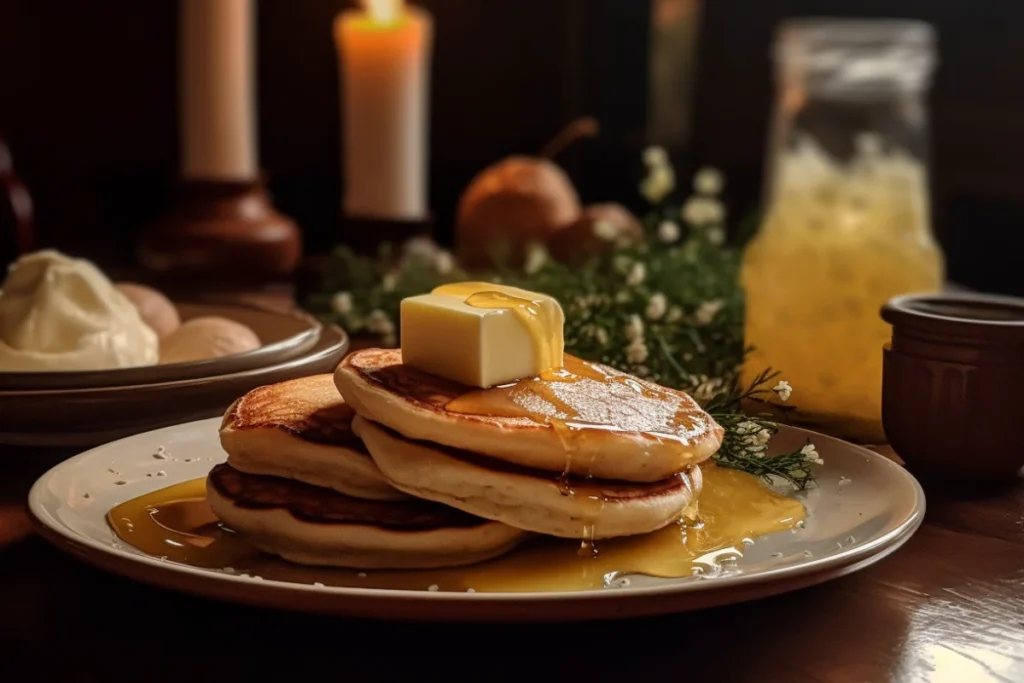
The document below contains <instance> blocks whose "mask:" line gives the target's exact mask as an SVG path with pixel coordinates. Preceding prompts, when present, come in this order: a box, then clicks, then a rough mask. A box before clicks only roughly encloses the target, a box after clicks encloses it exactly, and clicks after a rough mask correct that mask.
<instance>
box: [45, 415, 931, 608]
mask: <svg viewBox="0 0 1024 683" xmlns="http://www.w3.org/2000/svg"><path fill="white" fill-rule="evenodd" d="M219 422H220V420H219V418H214V419H209V420H201V421H198V422H190V423H187V424H182V425H178V426H174V427H167V428H164V429H158V430H156V431H152V432H147V433H145V434H139V435H136V436H132V437H128V438H126V439H122V440H120V441H115V442H113V443H110V444H107V445H105V446H100V447H99V448H94V449H92V450H89V451H86V452H84V453H82V454H80V455H78V456H75V457H74V458H71V459H70V460H67V461H65V462H63V463H61V464H60V465H57V466H56V467H54V468H53V469H52V470H50V471H49V472H47V473H46V474H45V475H43V476H42V477H41V478H40V479H39V481H37V482H36V484H35V485H34V486H33V487H32V490H31V492H30V494H29V507H30V509H31V511H32V514H33V515H34V516H35V518H36V521H37V523H38V527H39V530H40V532H41V533H42V534H43V536H44V537H46V538H47V539H48V540H50V541H51V542H53V543H54V544H56V545H57V546H58V547H60V548H62V549H64V550H67V551H69V552H71V553H73V554H75V555H77V556H78V557H80V558H81V559H83V560H85V561H87V562H89V563H91V564H94V565H96V566H99V567H101V568H104V569H107V570H109V571H112V572H116V573H118V574H123V575H125V576H129V577H132V578H135V579H138V580H140V581H144V582H147V583H152V584H155V585H158V586H162V587H167V588H172V589H176V590H181V591H185V592H188V593H193V594H197V595H203V596H207V597H211V598H216V599H222V600H230V601H237V602H244V603H249V604H256V605H263V606H269V607H276V608H282V609H291V610H301V611H309V612H326V613H333V614H345V615H351V616H363V617H375V618H402V619H424V620H454V619H458V620H479V621H522V620H569V619H593V618H616V617H631V616H641V615H651V614H661V613H669V612H680V611H685V610H691V609H698V608H703V607H708V606H712V605H722V604H728V603H733V602H740V601H743V600H751V599H755V598H760V597H764V596H767V595H773V594H777V593H782V592H785V591H790V590H794V589H797V588H801V587H804V586H809V585H813V584H817V583H821V582H823V581H827V580H829V579H833V578H836V577H839V576H842V575H844V574H848V573H850V572H853V571H857V570H859V569H862V568H864V567H866V566H868V565H870V564H873V563H874V562H877V561H878V560H880V559H881V558H883V557H885V556H886V555H888V554H889V553H891V552H893V551H894V550H896V549H897V548H898V547H899V546H901V545H902V544H903V543H904V542H906V540H907V539H908V538H910V536H911V535H912V534H913V533H914V531H915V530H916V529H917V527H918V526H919V525H920V523H921V521H922V519H923V517H924V506H925V501H924V493H923V491H922V490H921V487H920V485H918V483H917V481H916V480H915V479H914V478H913V477H912V476H911V475H910V474H909V473H907V472H906V471H905V470H904V469H903V468H901V467H900V466H899V465H896V464H895V463H893V462H891V461H889V460H887V459H885V458H884V457H882V456H880V455H877V454H875V453H872V452H871V451H868V450H866V449H863V448H860V447H857V446H853V445H851V444H848V443H846V442H843V441H839V440H837V439H832V438H830V437H826V436H822V435H818V434H812V433H810V432H806V431H804V430H800V429H796V428H791V427H783V428H782V430H781V431H780V432H779V434H778V435H777V436H776V438H775V439H774V440H773V448H774V449H778V450H782V449H791V448H794V447H799V446H800V445H802V444H803V443H804V442H805V440H806V439H807V438H808V437H811V439H812V440H813V442H814V444H815V445H816V446H817V448H818V451H819V453H820V454H821V456H822V457H823V458H824V460H825V463H826V464H825V465H823V466H821V467H819V468H818V471H817V472H815V474H816V476H817V480H818V486H817V487H815V488H814V489H813V490H811V491H809V492H808V493H806V494H802V498H801V500H802V502H803V503H804V505H805V506H806V508H807V511H808V518H807V522H806V526H805V527H804V528H803V529H797V530H793V531H785V532H781V533H777V534H772V535H769V536H765V537H762V538H760V539H758V540H757V542H755V543H754V545H753V546H750V547H748V548H746V549H745V550H744V553H743V557H742V559H741V560H740V561H739V562H738V563H736V565H735V568H734V569H731V570H730V571H729V572H725V573H722V574H720V575H719V576H716V577H707V576H703V577H687V578H684V579H657V578H651V577H645V576H633V577H631V580H630V582H629V585H628V586H621V585H620V586H618V587H608V588H604V589H597V590H586V591H572V592H568V591H567V592H546V593H463V592H446V591H435V592H430V591H428V590H426V587H425V589H424V590H422V591H410V590H381V589H367V588H335V587H330V586H327V587H324V586H316V585H309V584H300V583H291V582H285V581H272V580H254V579H253V578H250V577H243V576H237V575H232V574H228V573H224V572H221V571H217V570H208V569H198V568H194V567H190V566H186V565H181V564H177V563H173V562H168V561H165V560H160V559H158V558H155V557H151V556H148V555H145V554H143V553H142V552H141V551H138V550H136V549H135V548H133V547H131V546H129V545H127V544H124V543H122V542H121V541H120V540H119V539H117V538H116V537H115V536H114V535H113V533H112V532H111V530H110V528H109V527H108V526H107V523H106V520H105V515H106V513H107V511H108V510H110V508H112V507H113V506H115V505H117V504H119V503H122V502H124V501H126V500H129V499H132V498H135V497H137V496H140V495H143V494H146V493H149V492H152V491H154V490H157V489H160V488H163V487H165V486H169V485H171V484H175V483H178V482H182V481H187V480H190V479H195V478H198V477H202V476H205V474H206V473H207V472H208V471H209V469H210V468H211V467H212V466H213V465H214V464H216V463H218V462H222V461H223V460H224V458H225V454H224V452H223V451H222V450H221V448H220V444H219V441H218V437H217V428H218V425H219ZM161 447H162V448H163V450H164V452H166V453H167V454H168V456H169V457H168V459H156V458H154V457H153V454H154V453H155V452H157V451H158V450H160V449H161ZM157 471H163V472H164V473H165V474H164V475H161V476H153V475H154V474H155V473H156V472H157ZM147 475H150V476H147ZM86 494H88V496H86Z"/></svg>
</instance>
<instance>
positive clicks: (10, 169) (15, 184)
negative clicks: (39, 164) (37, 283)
mask: <svg viewBox="0 0 1024 683" xmlns="http://www.w3.org/2000/svg"><path fill="white" fill-rule="evenodd" d="M0 191H2V192H3V195H2V199H3V200H4V201H6V202H7V204H8V206H9V207H10V209H11V215H12V216H13V217H14V241H15V244H16V245H17V249H18V256H22V255H24V254H27V253H28V252H30V251H32V249H33V248H34V245H35V210H34V207H33V204H32V195H30V194H29V192H28V188H27V187H25V184H24V183H23V182H21V179H20V178H18V174H17V173H15V172H14V158H13V157H12V155H11V149H10V147H8V146H7V143H6V141H4V139H3V137H0Z"/></svg>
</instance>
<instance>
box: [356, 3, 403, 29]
mask: <svg viewBox="0 0 1024 683" xmlns="http://www.w3.org/2000/svg"><path fill="white" fill-rule="evenodd" d="M403 4H404V3H403V1H402V0H363V6H364V7H365V8H366V11H367V13H368V14H369V15H370V18H371V19H372V20H373V21H374V23H377V24H392V23H394V22H395V21H397V20H398V15H400V14H401V13H402V5H403Z"/></svg>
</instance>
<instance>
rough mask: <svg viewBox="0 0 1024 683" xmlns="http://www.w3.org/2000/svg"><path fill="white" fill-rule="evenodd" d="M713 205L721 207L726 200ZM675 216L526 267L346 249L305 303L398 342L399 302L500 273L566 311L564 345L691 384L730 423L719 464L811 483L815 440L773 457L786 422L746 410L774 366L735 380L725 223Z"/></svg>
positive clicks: (428, 247) (734, 306) (736, 291)
mask: <svg viewBox="0 0 1024 683" xmlns="http://www.w3.org/2000/svg"><path fill="white" fill-rule="evenodd" d="M701 201H708V202H717V200H716V199H714V198H713V197H703V198H701ZM712 208H714V209H716V210H719V211H722V212H723V213H724V209H723V208H722V207H720V205H718V206H717V207H714V206H713V207H712ZM679 216H680V210H679V208H678V207H672V206H660V207H655V208H653V209H652V211H651V213H650V214H649V215H648V216H647V217H646V218H645V220H644V226H645V232H646V240H645V241H644V242H643V243H642V244H640V245H639V246H637V245H633V246H623V245H616V244H614V240H615V237H614V235H612V234H609V235H608V239H609V243H608V244H607V247H608V248H607V249H606V250H605V251H603V252H602V253H600V254H597V255H595V256H593V257H592V258H590V259H589V260H586V262H585V263H583V264H576V265H571V266H570V265H566V264H562V263H558V262H556V261H554V260H552V259H550V258H549V257H548V256H547V252H546V251H545V250H544V248H543V247H541V246H539V245H534V246H532V248H531V249H529V250H528V254H527V258H526V265H525V267H523V268H510V267H498V268H496V269H495V270H493V271H490V272H468V271H466V270H463V269H462V268H461V267H459V266H458V264H457V263H456V262H455V259H454V258H453V257H452V256H451V254H449V253H448V252H446V251H443V250H440V249H439V248H437V247H436V246H435V245H432V244H431V243H427V242H420V243H413V244H408V245H405V248H404V249H403V250H402V252H401V253H398V252H396V251H394V248H393V247H388V248H385V249H384V250H383V251H382V252H381V253H380V254H379V255H378V257H377V258H369V257H365V256H359V255H356V254H354V253H352V252H351V251H350V250H348V249H346V248H339V249H338V250H337V251H336V252H335V253H334V255H333V257H332V261H331V263H330V264H329V265H328V267H327V268H326V269H325V271H324V275H323V282H322V283H321V284H322V286H321V288H320V290H319V291H318V292H317V293H315V294H313V295H311V296H310V298H309V299H308V300H307V301H306V302H304V303H305V305H306V306H307V308H309V309H310V310H312V311H313V312H315V313H316V314H317V315H319V316H320V317H321V318H323V319H324V320H325V321H328V322H333V323H336V324H338V325H340V326H342V327H343V328H345V329H346V330H348V331H349V332H350V333H351V334H353V335H361V334H367V335H374V336H376V337H377V339H378V343H380V344H381V345H396V344H397V342H398V338H399V337H398V335H399V334H400V330H399V329H398V322H399V316H398V311H399V304H400V302H401V300H402V299H403V298H405V297H407V296H412V295H416V294H422V293H425V292H429V291H430V290H431V289H433V288H434V287H437V286H438V285H441V284H445V283H448V282H459V281H466V280H474V281H487V282H500V283H504V284H509V285H514V286H518V287H522V288H524V289H528V290H531V291H536V292H542V293H545V294H549V295H551V296H553V297H555V298H556V299H558V301H559V303H560V304H561V305H562V308H563V310H564V312H565V319H566V323H565V329H564V334H565V343H566V351H567V352H569V353H572V354H573V355H575V356H578V357H580V358H583V359H586V360H591V361H596V362H600V363H604V364H607V365H610V366H612V367H615V368H618V369H621V370H624V371H627V372H630V373H632V374H635V375H637V376H641V377H645V378H647V379H650V380H652V381H655V382H657V383H659V384H662V385H665V386H669V387H673V388H677V389H683V390H686V391H688V392H689V393H690V394H691V395H692V396H693V397H694V398H695V399H696V400H697V401H698V402H699V403H701V404H702V405H703V406H704V407H705V408H706V409H707V410H708V411H709V412H710V413H712V414H713V415H714V416H715V418H716V420H717V421H718V422H719V424H721V425H722V426H723V427H724V428H725V429H726V437H725V440H724V443H723V445H722V448H721V449H720V451H719V453H718V455H716V461H717V463H718V464H719V465H721V466H725V467H732V468H735V469H740V470H743V471H746V472H750V473H751V474H754V475H756V476H759V477H763V478H765V479H769V480H770V479H772V478H773V477H777V478H781V479H783V480H785V481H788V482H789V483H790V484H792V485H793V486H794V487H796V488H797V489H803V488H805V487H806V486H807V485H808V484H809V483H810V482H811V481H812V480H813V477H812V475H811V472H810V468H809V465H810V464H811V463H812V462H816V461H817V454H816V453H815V452H814V450H813V448H810V449H809V450H808V448H807V447H805V449H804V450H801V451H795V452H793V453H788V454H783V455H780V456H776V457H766V445H767V441H768V438H767V437H768V436H770V435H774V434H775V432H776V431H777V429H778V427H777V425H776V423H775V422H773V421H772V420H771V419H770V418H769V416H767V415H747V414H745V413H744V412H743V409H742V408H743V405H742V404H746V403H750V402H751V401H754V402H756V401H762V402H770V401H769V399H772V398H773V397H774V399H776V400H774V401H773V402H775V403H778V401H777V398H778V397H777V396H775V394H774V393H773V392H772V386H771V385H772V382H773V380H775V375H774V374H772V373H770V372H766V373H764V374H763V375H762V376H761V377H760V378H758V381H757V382H755V383H754V385H753V386H751V387H749V388H746V389H742V388H740V387H739V386H738V384H737V382H738V375H739V368H740V365H741V363H742V360H743V356H744V346H743V295H742V290H741V288H740V286H739V267H740V252H739V250H738V249H736V248H733V247H730V246H728V245H723V244H722V241H723V240H722V238H721V236H722V235H723V233H722V228H721V227H720V225H704V226H700V225H698V226H686V225H684V224H681V223H680V222H679V221H678V217H679ZM666 222H668V223H669V224H670V225H669V226H666V225H665V224H666Z"/></svg>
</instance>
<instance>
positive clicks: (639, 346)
mask: <svg viewBox="0 0 1024 683" xmlns="http://www.w3.org/2000/svg"><path fill="white" fill-rule="evenodd" d="M649 355H650V351H649V350H648V349H647V344H646V343H644V340H643V337H637V338H636V339H634V340H633V341H631V342H629V346H627V347H626V360H627V361H629V362H630V363H632V364H633V365H638V364H640V363H643V362H644V361H645V360H647V357H648V356H649Z"/></svg>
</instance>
